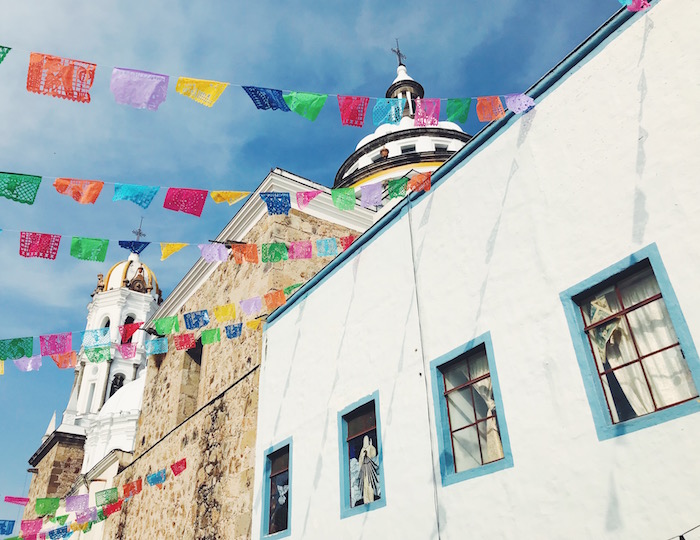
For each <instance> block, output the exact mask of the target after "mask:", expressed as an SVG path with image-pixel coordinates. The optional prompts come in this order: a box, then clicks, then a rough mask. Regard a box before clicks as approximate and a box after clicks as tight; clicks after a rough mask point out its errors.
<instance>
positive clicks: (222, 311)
mask: <svg viewBox="0 0 700 540" xmlns="http://www.w3.org/2000/svg"><path fill="white" fill-rule="evenodd" d="M214 317H216V320H217V321H219V322H223V321H231V320H233V319H235V318H236V306H235V305H233V304H226V305H224V306H216V307H215V308H214Z"/></svg>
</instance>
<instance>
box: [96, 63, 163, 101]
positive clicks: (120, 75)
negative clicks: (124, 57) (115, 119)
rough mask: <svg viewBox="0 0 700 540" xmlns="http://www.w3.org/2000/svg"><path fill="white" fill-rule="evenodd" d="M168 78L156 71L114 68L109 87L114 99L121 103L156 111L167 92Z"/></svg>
mask: <svg viewBox="0 0 700 540" xmlns="http://www.w3.org/2000/svg"><path fill="white" fill-rule="evenodd" d="M169 80H170V78H169V77H168V76H167V75H160V74H158V73H150V72H148V71H139V70H137V69H125V68H114V69H113V70H112V80H111V81H110V83H109V89H110V90H111V91H112V94H114V101H116V102H117V103H119V104H121V105H131V106H132V107H136V108H137V109H148V110H149V111H157V110H158V107H159V106H160V104H161V103H163V102H164V101H165V96H166V95H167V94H168V81H169Z"/></svg>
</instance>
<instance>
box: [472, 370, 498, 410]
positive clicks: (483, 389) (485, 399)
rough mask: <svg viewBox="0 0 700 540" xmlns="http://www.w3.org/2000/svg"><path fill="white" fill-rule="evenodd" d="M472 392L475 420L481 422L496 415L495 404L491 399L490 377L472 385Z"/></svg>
mask: <svg viewBox="0 0 700 540" xmlns="http://www.w3.org/2000/svg"><path fill="white" fill-rule="evenodd" d="M472 391H473V394H472V396H473V399H474V408H475V409H476V419H477V420H483V419H484V418H486V417H487V416H491V415H492V414H496V402H495V401H494V399H493V390H492V388H491V377H486V378H485V379H481V380H480V381H478V382H475V383H474V384H473V385H472Z"/></svg>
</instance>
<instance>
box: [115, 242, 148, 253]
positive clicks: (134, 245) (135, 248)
mask: <svg viewBox="0 0 700 540" xmlns="http://www.w3.org/2000/svg"><path fill="white" fill-rule="evenodd" d="M148 244H150V242H137V241H136V240H119V247H122V248H124V249H128V250H129V251H131V253H136V254H139V253H141V252H142V251H143V250H144V249H146V248H147V247H148Z"/></svg>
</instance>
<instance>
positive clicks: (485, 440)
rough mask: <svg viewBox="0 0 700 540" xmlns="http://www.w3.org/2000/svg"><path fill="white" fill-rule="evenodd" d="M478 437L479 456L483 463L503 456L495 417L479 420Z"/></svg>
mask: <svg viewBox="0 0 700 540" xmlns="http://www.w3.org/2000/svg"><path fill="white" fill-rule="evenodd" d="M477 425H478V427H479V428H478V429H479V438H480V439H481V456H482V460H483V462H484V463H491V462H492V461H497V460H499V459H502V458H503V446H502V445H501V434H500V433H499V431H498V422H497V421H496V419H495V418H489V419H488V420H486V422H479V423H478V424H477Z"/></svg>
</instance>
